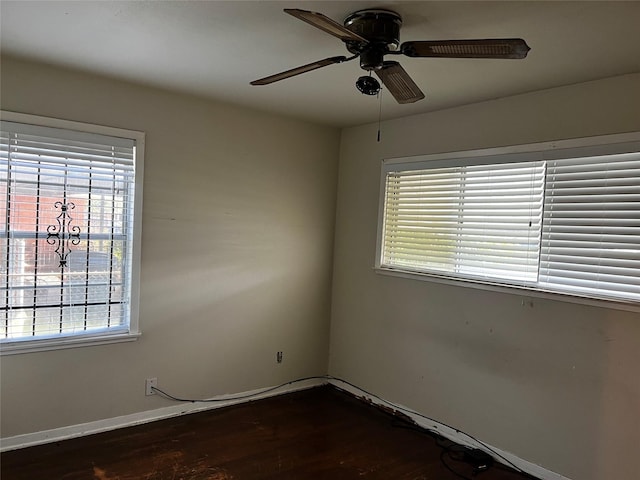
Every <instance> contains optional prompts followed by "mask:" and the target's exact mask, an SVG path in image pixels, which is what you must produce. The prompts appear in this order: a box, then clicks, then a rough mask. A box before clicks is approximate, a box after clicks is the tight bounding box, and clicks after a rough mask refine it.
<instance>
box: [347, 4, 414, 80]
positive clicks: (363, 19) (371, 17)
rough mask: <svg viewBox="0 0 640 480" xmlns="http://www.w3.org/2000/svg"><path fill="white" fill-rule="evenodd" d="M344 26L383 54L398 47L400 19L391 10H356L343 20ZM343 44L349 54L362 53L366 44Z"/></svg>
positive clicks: (350, 42) (350, 41)
mask: <svg viewBox="0 0 640 480" xmlns="http://www.w3.org/2000/svg"><path fill="white" fill-rule="evenodd" d="M344 26H345V28H347V29H348V30H350V31H351V32H353V33H355V34H357V35H359V36H361V37H363V38H365V39H367V40H368V41H369V44H368V46H371V45H375V46H377V47H378V48H380V49H382V50H383V51H384V53H388V52H391V51H395V50H397V49H398V47H399V46H400V27H401V26H402V17H401V16H400V15H398V14H397V13H396V12H393V11H391V10H382V9H371V10H358V11H357V12H354V13H352V14H351V15H349V16H348V17H347V18H346V19H345V20H344ZM345 43H346V45H347V50H349V51H350V52H351V53H362V52H363V51H364V50H365V49H366V48H367V44H363V43H362V42H357V41H352V40H345ZM363 68H364V67H363Z"/></svg>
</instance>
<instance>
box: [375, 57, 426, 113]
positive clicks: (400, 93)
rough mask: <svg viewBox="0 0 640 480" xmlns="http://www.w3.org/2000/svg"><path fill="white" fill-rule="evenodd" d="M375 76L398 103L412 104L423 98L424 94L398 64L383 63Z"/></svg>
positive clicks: (391, 62)
mask: <svg viewBox="0 0 640 480" xmlns="http://www.w3.org/2000/svg"><path fill="white" fill-rule="evenodd" d="M376 75H378V77H380V80H382V83H383V84H384V86H385V87H387V90H389V91H390V92H391V95H393V98H395V99H396V101H397V102H398V103H401V104H403V103H413V102H417V101H418V100H422V99H423V98H424V93H422V91H421V90H420V89H419V88H418V86H417V85H416V83H415V82H414V81H413V80H412V79H411V77H410V76H409V74H408V73H407V71H406V70H405V69H404V68H402V66H401V65H400V64H399V63H398V62H393V61H387V62H384V63H383V64H382V68H381V69H380V70H376Z"/></svg>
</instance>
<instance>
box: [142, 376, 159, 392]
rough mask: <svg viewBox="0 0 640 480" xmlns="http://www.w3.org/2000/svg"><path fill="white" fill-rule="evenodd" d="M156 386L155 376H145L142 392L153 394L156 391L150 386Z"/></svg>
mask: <svg viewBox="0 0 640 480" xmlns="http://www.w3.org/2000/svg"><path fill="white" fill-rule="evenodd" d="M157 386H158V379H157V378H155V377H154V378H147V379H146V380H145V381H144V394H145V395H147V396H149V395H155V394H156V392H155V390H154V389H153V388H152V387H157Z"/></svg>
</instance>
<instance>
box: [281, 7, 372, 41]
mask: <svg viewBox="0 0 640 480" xmlns="http://www.w3.org/2000/svg"><path fill="white" fill-rule="evenodd" d="M284 11H285V12H286V13H288V14H289V15H293V16H294V17H296V18H298V19H300V20H302V21H303V22H307V23H308V24H309V25H313V26H314V27H316V28H319V29H320V30H323V31H325V32H327V33H328V34H330V35H333V36H334V37H338V38H339V39H340V40H343V41H345V42H346V41H352V42H362V43H369V41H368V40H367V39H366V38H364V37H361V36H360V35H358V34H357V33H353V32H352V31H351V30H349V29H348V28H346V27H344V26H342V25H340V24H339V23H338V22H336V21H334V20H331V19H330V18H329V17H327V16H326V15H323V14H322V13H318V12H309V11H307V10H300V9H298V8H285V9H284Z"/></svg>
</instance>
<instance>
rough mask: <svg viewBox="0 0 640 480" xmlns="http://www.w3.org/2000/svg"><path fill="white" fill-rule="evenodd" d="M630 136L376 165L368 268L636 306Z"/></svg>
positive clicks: (639, 258)
mask: <svg viewBox="0 0 640 480" xmlns="http://www.w3.org/2000/svg"><path fill="white" fill-rule="evenodd" d="M631 135H632V137H633V136H634V134H631ZM627 137H628V135H627V136H626V137H625V140H626V139H628V138H627ZM616 139H618V140H619V136H618V137H616ZM634 139H635V140H636V141H633V142H628V141H625V142H616V143H613V144H610V145H608V144H594V145H591V146H589V147H587V148H585V147H582V146H580V145H579V141H575V140H574V141H568V142H566V144H567V145H562V146H569V147H571V146H572V145H576V146H575V148H558V145H557V144H553V145H533V146H529V147H531V149H530V151H523V150H526V148H520V149H519V151H518V152H517V153H513V152H508V151H506V149H494V150H492V151H491V152H489V153H487V152H486V151H477V152H463V153H462V154H460V155H456V154H446V155H444V156H443V157H438V156H429V157H423V158H417V159H399V160H397V161H388V162H384V163H383V182H382V203H381V217H380V228H379V230H380V235H379V239H378V260H377V263H376V266H377V267H378V268H379V269H381V270H386V271H392V272H393V271H395V272H401V273H408V274H412V273H417V274H422V275H425V274H426V275H427V276H430V277H437V278H444V279H453V280H468V281H471V282H479V283H489V284H493V285H505V286H510V287H514V286H515V287H521V288H525V289H529V290H537V291H543V292H552V293H553V292H555V293H561V294H565V295H570V296H574V297H582V298H584V297H586V298H592V299H604V300H614V301H617V302H623V303H632V304H635V303H637V304H640V136H638V135H635V137H634ZM589 142H590V143H592V144H593V143H594V142H595V140H594V139H589V140H588V142H587V143H589Z"/></svg>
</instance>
